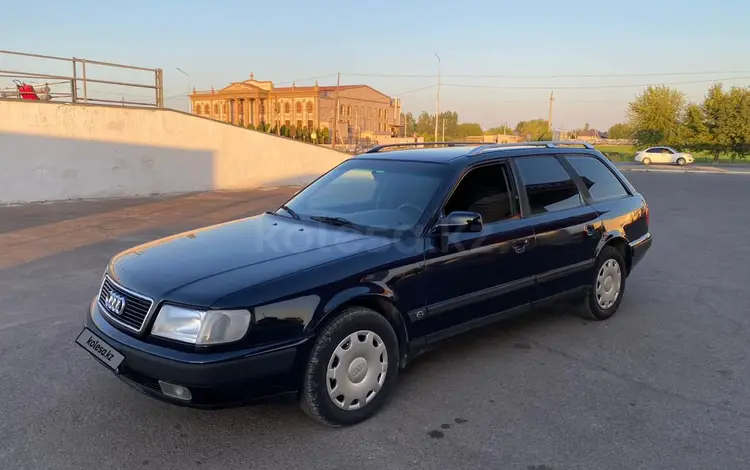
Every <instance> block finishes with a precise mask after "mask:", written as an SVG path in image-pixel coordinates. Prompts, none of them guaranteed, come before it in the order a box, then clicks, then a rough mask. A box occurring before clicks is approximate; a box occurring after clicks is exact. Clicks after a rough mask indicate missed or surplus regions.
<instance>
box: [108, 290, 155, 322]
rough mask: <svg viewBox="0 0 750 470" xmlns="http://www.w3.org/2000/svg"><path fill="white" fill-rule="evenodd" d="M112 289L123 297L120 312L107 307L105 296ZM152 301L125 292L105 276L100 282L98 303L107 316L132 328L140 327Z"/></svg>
mask: <svg viewBox="0 0 750 470" xmlns="http://www.w3.org/2000/svg"><path fill="white" fill-rule="evenodd" d="M113 291H114V292H116V293H118V294H120V295H121V296H123V297H124V298H125V308H124V309H123V311H122V313H120V314H118V313H117V312H113V311H112V310H110V309H109V308H107V298H108V297H109V295H110V294H111V293H112V292H113ZM152 303H153V302H152V301H151V300H148V299H145V298H142V297H137V296H135V295H133V294H131V293H129V292H126V291H125V290H123V289H121V288H119V287H117V286H116V285H114V284H113V283H112V282H111V281H110V280H109V279H106V278H105V279H104V283H102V290H101V292H99V305H100V306H101V308H103V309H104V310H105V311H106V312H107V314H108V315H109V317H110V318H112V319H114V320H115V321H116V322H118V323H122V324H123V325H125V326H128V327H130V328H132V329H134V330H140V329H141V327H142V326H143V322H144V321H145V320H146V315H148V312H149V310H150V309H151V304H152Z"/></svg>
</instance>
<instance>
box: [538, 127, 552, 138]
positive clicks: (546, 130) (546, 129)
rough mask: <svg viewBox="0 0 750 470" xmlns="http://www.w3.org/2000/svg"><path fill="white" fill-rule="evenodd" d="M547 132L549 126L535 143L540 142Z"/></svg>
mask: <svg viewBox="0 0 750 470" xmlns="http://www.w3.org/2000/svg"><path fill="white" fill-rule="evenodd" d="M548 130H549V126H547V128H546V129H545V130H544V132H542V135H540V136H539V138H538V139H536V141H537V142H539V141H540V140H542V137H544V134H546V133H547V131H548Z"/></svg>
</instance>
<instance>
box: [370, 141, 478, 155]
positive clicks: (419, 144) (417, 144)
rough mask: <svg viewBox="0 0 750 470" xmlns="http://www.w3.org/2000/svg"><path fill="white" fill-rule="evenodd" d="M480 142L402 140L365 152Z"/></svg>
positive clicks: (452, 145)
mask: <svg viewBox="0 0 750 470" xmlns="http://www.w3.org/2000/svg"><path fill="white" fill-rule="evenodd" d="M481 144H482V143H481V142H404V143H402V144H383V145H376V146H375V147H373V148H371V149H369V150H368V151H367V152H365V153H378V152H380V151H381V150H383V149H386V148H393V147H437V146H445V147H457V146H459V145H481Z"/></svg>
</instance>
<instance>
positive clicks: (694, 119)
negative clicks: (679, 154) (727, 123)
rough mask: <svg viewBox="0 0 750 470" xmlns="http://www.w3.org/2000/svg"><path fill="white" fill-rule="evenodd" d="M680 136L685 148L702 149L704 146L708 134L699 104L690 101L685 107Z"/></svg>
mask: <svg viewBox="0 0 750 470" xmlns="http://www.w3.org/2000/svg"><path fill="white" fill-rule="evenodd" d="M680 136H681V141H682V142H683V144H684V147H685V148H688V149H691V150H702V149H704V148H705V147H706V145H707V143H708V140H709V137H710V136H709V134H708V128H707V127H706V117H705V115H704V114H703V110H702V109H701V107H700V106H699V105H697V104H695V103H691V104H689V105H688V107H687V108H686V109H685V116H684V117H683V121H682V132H681V133H680Z"/></svg>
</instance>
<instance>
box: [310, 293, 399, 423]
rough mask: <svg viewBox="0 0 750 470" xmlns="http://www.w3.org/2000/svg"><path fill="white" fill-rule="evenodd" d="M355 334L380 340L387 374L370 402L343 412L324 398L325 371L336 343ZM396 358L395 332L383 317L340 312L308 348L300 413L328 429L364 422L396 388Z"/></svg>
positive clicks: (366, 312)
mask: <svg viewBox="0 0 750 470" xmlns="http://www.w3.org/2000/svg"><path fill="white" fill-rule="evenodd" d="M358 330H369V331H372V332H373V333H376V334H377V335H378V336H380V338H381V339H382V340H383V343H384V344H385V348H386V351H387V352H388V366H387V369H386V371H387V372H386V376H385V381H384V383H383V385H382V388H381V389H380V391H379V392H377V395H375V397H374V398H373V399H372V401H370V402H369V403H367V404H366V405H364V406H363V407H362V408H359V409H356V410H343V409H341V408H339V407H338V406H336V405H335V404H334V402H333V400H332V399H331V398H330V397H329V396H328V390H327V386H326V380H327V378H326V369H327V368H328V361H329V360H330V358H331V356H332V354H333V353H334V351H335V349H336V347H337V346H338V345H339V343H340V342H341V341H343V340H344V338H346V337H347V336H348V335H350V334H352V333H354V332H356V331H358ZM399 357H400V356H399V347H398V338H397V337H396V332H395V331H393V327H392V326H391V324H390V323H389V322H388V320H386V318H385V317H383V315H380V314H379V313H377V312H375V311H374V310H370V309H368V308H364V307H353V308H350V309H347V310H345V311H343V312H342V313H341V314H340V315H338V316H336V317H335V318H334V319H333V320H331V321H330V322H329V323H328V324H327V325H325V326H324V327H323V329H322V330H321V332H320V334H319V335H318V337H317V338H316V340H315V344H314V345H313V347H312V350H311V352H310V357H309V359H308V362H307V366H306V367H305V372H304V377H303V379H302V387H301V390H300V406H301V407H302V410H303V411H304V412H305V413H306V414H307V415H308V416H310V417H311V418H313V419H315V420H316V421H319V422H321V423H323V424H326V425H329V426H348V425H352V424H356V423H358V422H360V421H364V420H365V419H367V418H369V417H371V416H372V415H374V414H375V413H376V412H377V411H378V410H379V409H380V408H381V407H382V406H383V404H384V403H385V402H386V401H387V399H388V397H389V395H390V394H391V392H392V391H393V389H394V388H395V387H396V382H397V377H398V369H399Z"/></svg>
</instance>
